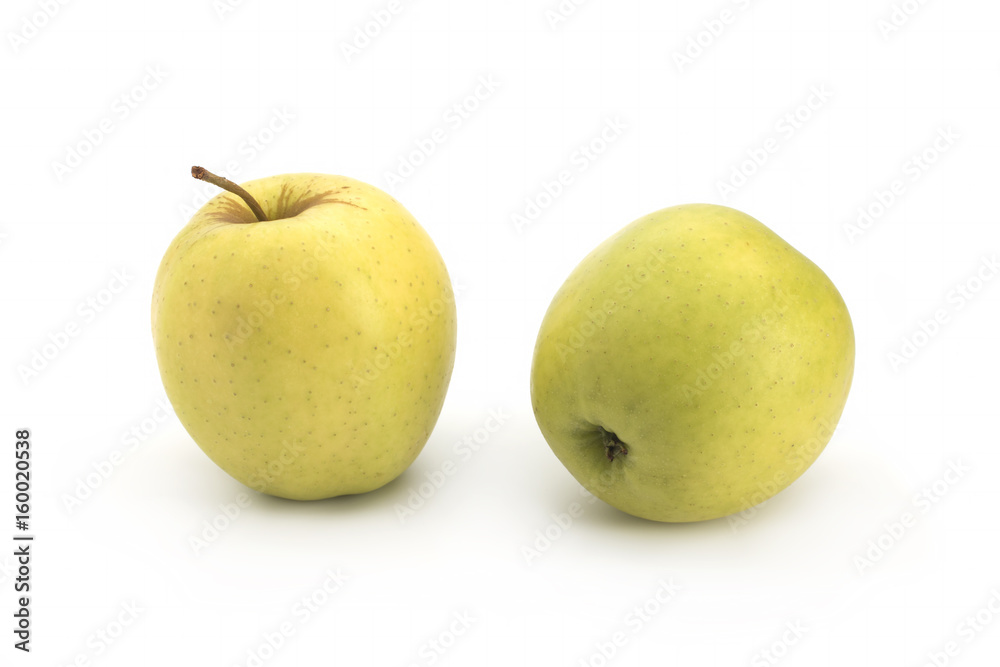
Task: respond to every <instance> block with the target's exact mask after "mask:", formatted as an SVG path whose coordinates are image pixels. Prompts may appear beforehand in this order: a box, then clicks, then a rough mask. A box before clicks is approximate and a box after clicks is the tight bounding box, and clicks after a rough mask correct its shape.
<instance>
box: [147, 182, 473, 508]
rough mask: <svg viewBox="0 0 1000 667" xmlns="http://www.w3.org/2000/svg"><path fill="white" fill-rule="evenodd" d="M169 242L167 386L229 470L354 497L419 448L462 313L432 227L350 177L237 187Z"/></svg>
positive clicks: (198, 437) (162, 352) (163, 297)
mask: <svg viewBox="0 0 1000 667" xmlns="http://www.w3.org/2000/svg"><path fill="white" fill-rule="evenodd" d="M243 187H245V188H246V190H247V191H248V192H249V193H250V194H251V195H253V196H254V198H256V199H257V200H258V201H259V202H260V204H261V207H262V208H263V209H264V212H265V213H266V214H267V217H268V218H269V220H268V221H266V222H257V221H256V218H255V217H254V216H253V214H252V213H251V211H250V209H249V208H248V207H247V205H246V204H244V203H243V202H242V200H240V199H239V198H238V197H237V196H235V195H233V194H230V193H228V192H221V193H220V194H219V195H218V196H216V197H214V198H213V199H212V200H211V201H209V202H208V203H207V204H206V205H205V206H204V207H203V208H202V209H201V210H199V211H198V212H197V213H196V214H195V215H194V217H193V218H192V219H191V221H190V223H189V224H188V225H187V226H186V227H185V228H184V229H183V230H182V231H181V232H180V233H179V234H178V235H177V237H176V238H175V239H174V241H173V243H172V244H171V245H170V247H169V249H168V250H167V252H166V254H165V255H164V258H163V261H162V263H161V265H160V268H159V272H158V273H157V276H156V283H155V287H154V290H153V303H152V329H153V341H154V343H155V347H156V358H157V362H158V364H159V368H160V374H161V376H162V378H163V385H164V388H165V389H166V393H167V396H168V397H169V399H170V402H171V404H172V405H173V407H174V410H175V411H176V413H177V416H178V418H179V419H180V421H181V423H182V424H183V425H184V428H185V429H187V432H188V433H189V434H190V435H191V437H192V438H193V439H194V441H195V442H196V443H197V444H198V445H199V446H200V447H201V449H202V450H204V452H205V453H206V454H207V455H208V456H209V458H211V459H212V460H213V461H214V462H215V463H217V464H218V465H219V467H221V468H222V469H223V470H225V471H226V472H227V473H229V474H230V475H232V476H233V477H234V478H236V479H237V480H239V481H240V482H242V483H243V484H246V485H247V486H249V487H251V488H254V489H257V490H259V491H261V492H264V493H268V494H271V495H275V496H281V497H284V498H293V499H300V500H308V499H319V498H328V497H332V496H339V495H344V494H355V493H363V492H366V491H371V490H373V489H377V488H379V487H381V486H383V485H384V484H386V483H388V482H389V481H391V480H393V479H395V478H396V477H397V476H398V475H399V474H400V473H402V472H403V471H404V470H405V469H406V468H407V466H409V465H410V464H411V463H412V462H413V460H414V459H415V458H416V456H417V455H418V454H419V453H420V451H421V449H422V448H423V446H424V444H425V443H426V442H427V439H428V437H429V436H430V434H431V431H432V429H433V428H434V424H435V422H436V421H437V418H438V415H439V414H440V411H441V408H442V405H443V403H444V399H445V393H446V391H447V388H448V382H449V380H450V378H451V372H452V366H453V364H454V358H455V345H456V312H455V300H454V294H453V292H452V287H451V282H450V280H449V278H448V273H447V270H446V269H445V265H444V262H443V261H442V259H441V256H440V254H439V253H438V251H437V249H436V248H435V246H434V244H433V242H432V241H431V239H430V237H429V236H428V234H427V233H426V232H425V231H424V230H423V229H422V228H421V227H420V225H419V224H418V223H417V221H416V220H415V219H414V218H413V216H411V215H410V214H409V213H408V212H407V211H406V209H404V208H403V206H402V205H401V204H400V203H399V202H398V201H396V200H395V199H394V198H392V197H391V196H389V195H388V194H386V193H385V192H383V191H381V190H379V189H378V188H375V187H373V186H371V185H367V184H365V183H362V182H360V181H357V180H354V179H351V178H346V177H343V176H330V175H324V174H286V175H283V176H275V177H272V178H264V179H260V180H255V181H250V182H248V183H244V184H243Z"/></svg>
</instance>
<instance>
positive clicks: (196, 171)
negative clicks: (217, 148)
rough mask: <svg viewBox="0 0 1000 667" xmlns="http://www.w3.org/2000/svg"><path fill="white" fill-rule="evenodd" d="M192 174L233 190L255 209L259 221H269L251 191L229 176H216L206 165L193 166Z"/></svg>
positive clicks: (230, 190) (254, 212) (207, 181)
mask: <svg viewBox="0 0 1000 667" xmlns="http://www.w3.org/2000/svg"><path fill="white" fill-rule="evenodd" d="M191 175H192V176H194V177H195V178H197V179H198V180H199V181H205V182H206V183H211V184H212V185H215V186H218V187H220V188H222V189H223V190H227V191H228V192H232V193H233V194H234V195H236V196H237V197H239V198H240V199H242V200H243V201H245V202H246V203H247V206H249V207H250V210H251V211H253V214H254V215H255V216H257V221H258V222H267V216H266V215H264V209H262V208H261V207H260V204H258V203H257V200H256V199H254V198H253V197H251V196H250V193H249V192H247V191H246V190H244V189H243V188H241V187H240V186H239V185H237V184H236V183H233V182H232V181H231V180H229V179H228V178H223V177H222V176H216V175H215V174H213V173H212V172H210V171H209V170H208V169H205V168H204V167H191Z"/></svg>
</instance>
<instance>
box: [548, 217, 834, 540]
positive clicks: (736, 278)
mask: <svg viewBox="0 0 1000 667" xmlns="http://www.w3.org/2000/svg"><path fill="white" fill-rule="evenodd" d="M853 370H854V332H853V328H852V325H851V318H850V316H849V314H848V312H847V307H846V305H845V304H844V301H843V299H842V298H841V296H840V294H839V293H838V291H837V289H836V288H835V287H834V285H833V283H832V282H831V281H830V279H829V278H827V276H826V275H825V274H824V273H823V271H821V270H820V269H819V267H817V266H816V265H815V264H813V263H812V262H811V261H809V260H808V259H807V258H806V257H805V256H804V255H802V254H801V253H799V252H798V251H796V250H795V249H794V248H792V247H791V246H790V245H789V244H788V243H786V242H785V241H783V240H782V239H781V238H779V237H778V236H777V235H776V234H775V233H774V232H772V231H771V230H770V229H768V228H767V227H765V226H764V225H763V224H761V223H760V222H758V221H757V220H755V219H754V218H752V217H750V216H748V215H746V214H744V213H741V212H739V211H736V210H734V209H731V208H727V207H724V206H715V205H709V204H691V205H685V206H676V207H673V208H667V209H663V210H661V211H657V212H655V213H652V214H650V215H647V216H645V217H643V218H640V219H639V220H636V221H635V222H633V223H632V224H630V225H628V226H627V227H625V228H624V229H622V230H621V231H620V232H618V233H617V234H615V235H614V236H612V237H611V238H609V239H608V240H607V241H605V242H604V243H602V244H601V245H600V246H599V247H597V248H596V249H595V250H594V251H593V252H592V253H591V254H590V255H588V256H587V257H586V258H585V259H584V260H583V261H582V262H581V263H580V264H579V266H577V267H576V269H575V270H574V271H573V272H572V274H571V275H570V276H569V278H568V279H567V280H566V282H565V284H564V285H563V286H562V287H561V289H560V290H559V291H558V293H557V294H556V296H555V298H554V299H553V300H552V303H551V305H550V307H549V309H548V312H547V313H546V315H545V318H544V321H543V322H542V325H541V330H540V331H539V334H538V339H537V343H536V347H535V353H534V360H533V364H532V371H531V396H532V405H533V408H534V413H535V417H536V419H537V421H538V425H539V427H540V428H541V431H542V434H543V435H544V437H545V439H546V441H547V442H548V443H549V445H550V446H551V448H552V450H553V452H554V453H555V454H556V456H557V457H558V458H559V460H560V461H561V462H562V463H563V464H564V465H565V466H566V467H567V468H568V469H569V471H570V472H571V473H572V474H573V476H574V477H576V479H577V480H579V481H580V483H581V484H583V486H584V487H586V488H587V489H588V490H589V491H590V492H591V493H593V494H594V495H596V496H597V497H598V498H600V499H602V500H604V501H606V502H607V503H609V504H611V505H613V506H615V507H617V508H619V509H621V510H623V511H625V512H628V513H629V514H633V515H635V516H639V517H644V518H647V519H653V520H656V521H667V522H688V521H701V520H707V519H714V518H718V517H723V516H727V515H730V514H733V513H736V512H740V511H742V510H746V509H748V508H750V507H752V506H754V505H756V504H758V503H760V502H762V501H764V500H766V499H767V498H770V497H771V496H773V495H774V494H776V493H778V492H779V491H781V490H782V489H784V488H785V487H787V486H788V485H789V484H791V483H792V482H793V481H795V479H796V478H798V477H799V476H800V475H801V474H802V473H803V472H804V471H805V470H806V469H807V468H808V467H809V466H810V465H811V464H812V463H813V461H815V460H816V457H817V456H819V454H820V452H821V451H823V448H824V447H825V446H826V444H827V442H828V441H829V439H830V437H831V436H832V434H833V430H834V428H835V427H836V424H837V421H838V420H839V418H840V415H841V412H842V411H843V409H844V404H845V402H846V400H847V394H848V391H849V389H850V386H851V380H852V377H853ZM608 434H613V435H614V436H615V438H616V440H617V441H620V442H621V443H622V446H623V448H624V449H625V450H626V451H627V453H622V452H620V451H614V452H612V454H614V456H613V458H610V459H609V456H608V453H609V452H608V449H607V447H606V443H607V442H608V440H607V437H608Z"/></svg>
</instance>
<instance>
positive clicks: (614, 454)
mask: <svg viewBox="0 0 1000 667" xmlns="http://www.w3.org/2000/svg"><path fill="white" fill-rule="evenodd" d="M604 453H605V454H607V456H608V461H614V460H615V459H616V458H618V457H625V456H627V455H628V447H626V446H625V443H624V442H622V441H621V440H619V439H618V436H617V435H615V434H614V433H611V432H610V431H604Z"/></svg>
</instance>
